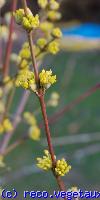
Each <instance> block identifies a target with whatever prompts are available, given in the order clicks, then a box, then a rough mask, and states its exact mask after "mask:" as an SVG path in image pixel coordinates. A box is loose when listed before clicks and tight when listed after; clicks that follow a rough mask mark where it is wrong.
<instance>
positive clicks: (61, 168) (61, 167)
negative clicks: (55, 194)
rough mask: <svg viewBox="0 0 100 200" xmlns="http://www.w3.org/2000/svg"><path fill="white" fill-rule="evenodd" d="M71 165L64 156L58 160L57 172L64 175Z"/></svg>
mask: <svg viewBox="0 0 100 200" xmlns="http://www.w3.org/2000/svg"><path fill="white" fill-rule="evenodd" d="M70 169H71V166H70V165H68V164H67V162H66V161H65V159H64V158H62V159H61V160H57V163H56V168H55V172H56V174H57V175H59V176H64V175H65V174H67V173H68V172H69V170H70Z"/></svg>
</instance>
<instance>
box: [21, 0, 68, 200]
mask: <svg viewBox="0 0 100 200" xmlns="http://www.w3.org/2000/svg"><path fill="white" fill-rule="evenodd" d="M22 3H23V7H24V11H25V14H26V15H27V2H26V0H22ZM28 40H29V45H30V51H31V57H32V63H33V67H34V75H35V80H36V83H37V86H39V73H38V68H37V64H36V59H35V54H34V50H33V41H32V32H30V34H29V33H28ZM38 98H39V101H40V105H41V110H42V115H43V119H44V125H45V131H46V137H47V142H48V147H49V151H50V155H51V158H52V164H53V167H55V162H56V160H55V154H54V149H53V146H52V142H51V133H50V129H49V123H48V118H47V114H46V106H45V101H44V94H43V91H42V90H41V89H39V87H38ZM53 174H54V175H55V173H53ZM55 178H56V181H57V183H58V185H59V188H60V190H63V191H64V190H65V188H64V183H63V184H62V180H61V178H60V177H59V178H57V176H56V175H55ZM64 199H66V198H64Z"/></svg>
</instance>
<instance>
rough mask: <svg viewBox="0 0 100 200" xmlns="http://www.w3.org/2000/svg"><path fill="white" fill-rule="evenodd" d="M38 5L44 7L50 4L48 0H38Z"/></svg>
mask: <svg viewBox="0 0 100 200" xmlns="http://www.w3.org/2000/svg"><path fill="white" fill-rule="evenodd" d="M38 5H39V6H40V8H43V9H44V8H46V6H47V5H48V0H38Z"/></svg>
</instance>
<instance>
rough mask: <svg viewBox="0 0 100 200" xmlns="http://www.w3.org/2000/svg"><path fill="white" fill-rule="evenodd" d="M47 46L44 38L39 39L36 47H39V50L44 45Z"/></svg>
mask: <svg viewBox="0 0 100 200" xmlns="http://www.w3.org/2000/svg"><path fill="white" fill-rule="evenodd" d="M46 44H47V40H46V39H45V38H39V39H38V40H37V45H38V46H39V47H40V48H44V47H45V45H46Z"/></svg>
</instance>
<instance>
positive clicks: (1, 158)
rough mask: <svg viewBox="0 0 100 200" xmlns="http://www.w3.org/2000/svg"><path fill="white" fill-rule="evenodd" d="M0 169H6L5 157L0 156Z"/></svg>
mask: <svg viewBox="0 0 100 200" xmlns="http://www.w3.org/2000/svg"><path fill="white" fill-rule="evenodd" d="M0 167H1V168H2V167H5V163H4V157H3V155H0Z"/></svg>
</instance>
